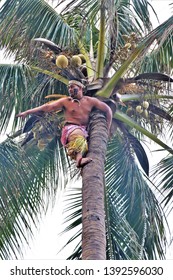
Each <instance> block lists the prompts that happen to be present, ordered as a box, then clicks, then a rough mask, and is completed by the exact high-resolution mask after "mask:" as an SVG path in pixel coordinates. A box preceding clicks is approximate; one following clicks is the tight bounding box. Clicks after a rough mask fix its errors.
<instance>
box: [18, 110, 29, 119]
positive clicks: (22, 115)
mask: <svg viewBox="0 0 173 280" xmlns="http://www.w3.org/2000/svg"><path fill="white" fill-rule="evenodd" d="M27 115H28V114H27V113H26V112H22V113H19V114H17V115H16V118H18V117H21V118H22V119H24V118H25V117H26V116H27Z"/></svg>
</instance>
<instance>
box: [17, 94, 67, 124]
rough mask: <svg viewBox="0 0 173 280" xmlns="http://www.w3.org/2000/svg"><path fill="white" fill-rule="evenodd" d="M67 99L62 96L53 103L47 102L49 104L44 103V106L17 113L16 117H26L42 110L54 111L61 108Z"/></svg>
mask: <svg viewBox="0 0 173 280" xmlns="http://www.w3.org/2000/svg"><path fill="white" fill-rule="evenodd" d="M65 99H66V98H61V99H59V100H57V101H54V102H52V103H47V104H44V105H42V106H38V107H35V108H33V109H29V110H27V111H24V112H22V113H19V114H17V115H16V117H22V118H23V119H24V118H25V117H26V116H27V115H30V114H34V113H38V112H40V111H43V112H53V111H57V110H60V109H62V107H63V106H64V100H65Z"/></svg>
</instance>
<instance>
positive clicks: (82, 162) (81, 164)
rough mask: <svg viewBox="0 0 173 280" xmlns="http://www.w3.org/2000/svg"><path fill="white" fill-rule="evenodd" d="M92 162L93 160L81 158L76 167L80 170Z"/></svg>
mask: <svg viewBox="0 0 173 280" xmlns="http://www.w3.org/2000/svg"><path fill="white" fill-rule="evenodd" d="M90 161H92V158H88V157H86V158H82V157H81V158H80V159H79V160H78V161H77V163H76V167H78V168H80V167H83V166H84V165H86V164H87V163H89V162H90Z"/></svg>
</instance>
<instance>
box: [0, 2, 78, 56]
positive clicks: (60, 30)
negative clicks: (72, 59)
mask: <svg viewBox="0 0 173 280" xmlns="http://www.w3.org/2000/svg"><path fill="white" fill-rule="evenodd" d="M0 18H1V20H0V30H1V31H0V36H1V46H3V47H5V48H6V49H7V50H8V51H9V52H10V53H11V52H13V53H16V55H17V58H18V59H19V58H20V59H24V58H25V57H26V53H27V52H28V53H30V42H31V40H32V39H34V38H39V37H42V38H46V39H49V40H51V41H53V42H54V43H56V44H58V45H59V46H60V48H62V47H65V46H72V45H73V43H74V42H75V33H74V30H73V29H72V28H71V27H69V26H68V25H67V23H65V22H64V20H63V19H62V17H61V16H60V15H59V14H58V13H57V12H56V11H55V10H54V9H53V8H52V7H51V6H49V4H48V3H47V2H46V1H43V0H36V1H34V2H33V1H29V0H27V1H24V0H22V1H20V3H19V2H18V1H17V0H10V1H6V2H5V3H4V5H3V6H2V7H1V9H0ZM7 34H9V36H7ZM17 49H18V50H17Z"/></svg>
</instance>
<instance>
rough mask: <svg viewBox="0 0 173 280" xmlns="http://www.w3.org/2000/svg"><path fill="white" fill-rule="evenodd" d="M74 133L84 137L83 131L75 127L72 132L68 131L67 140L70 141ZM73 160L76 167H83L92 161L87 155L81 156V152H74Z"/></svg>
mask: <svg viewBox="0 0 173 280" xmlns="http://www.w3.org/2000/svg"><path fill="white" fill-rule="evenodd" d="M74 135H77V136H78V135H80V136H83V137H84V138H85V136H84V133H83V132H82V130H81V129H75V130H73V132H71V133H70V135H69V137H68V142H70V141H72V139H73V137H74ZM75 160H76V166H77V167H83V166H84V165H85V164H87V163H88V162H90V161H92V159H91V158H89V157H83V154H82V152H79V153H76V157H75Z"/></svg>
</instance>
